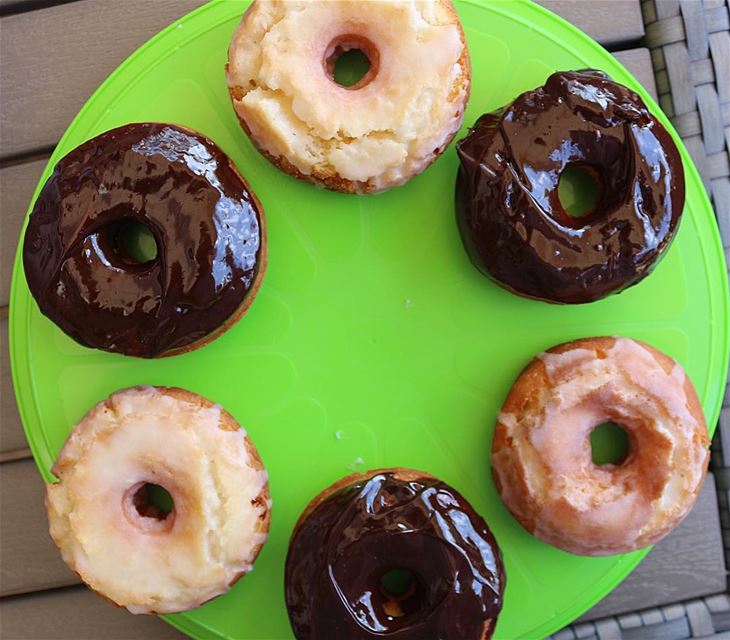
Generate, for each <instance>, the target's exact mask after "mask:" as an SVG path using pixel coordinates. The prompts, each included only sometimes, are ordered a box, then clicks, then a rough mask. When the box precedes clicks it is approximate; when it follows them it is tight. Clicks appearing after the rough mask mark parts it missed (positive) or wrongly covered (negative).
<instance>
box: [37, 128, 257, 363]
mask: <svg viewBox="0 0 730 640" xmlns="http://www.w3.org/2000/svg"><path fill="white" fill-rule="evenodd" d="M140 226H141V227H144V228H146V229H147V230H148V231H149V232H150V233H151V234H152V236H153V238H154V241H155V243H156V245H157V255H156V256H154V257H153V258H152V259H149V260H143V259H141V258H139V257H135V256H134V255H133V253H132V252H131V251H130V250H129V248H128V247H127V246H126V245H125V234H127V233H129V232H130V231H131V230H133V229H134V228H135V227H137V228H139V227H140ZM141 260H142V261H141ZM23 264H24V267H25V276H26V279H27V281H28V287H29V288H30V291H31V293H32V294H33V297H34V298H35V300H36V302H37V303H38V307H39V308H40V310H41V312H42V313H43V314H44V315H46V316H47V317H48V318H50V319H51V320H52V321H53V322H54V323H55V324H56V325H58V327H60V329H61V330H63V331H64V332H65V333H66V334H68V335H69V336H70V337H71V338H73V339H74V340H76V341H77V342H79V343H80V344H82V345H85V346H87V347H92V348H95V349H103V350H104V351H112V352H116V353H122V354H126V355H130V356H138V357H143V358H151V357H157V356H169V355H174V354H177V353H184V352H186V351H191V350H193V349H196V348H198V347H201V346H203V345H204V344H206V343H208V342H210V341H211V340H213V339H214V338H215V337H217V336H218V335H220V334H222V333H223V332H224V331H226V330H227V329H228V328H229V327H231V326H233V325H234V324H235V323H236V322H237V321H238V320H239V319H240V318H241V317H242V316H243V314H244V313H245V312H246V311H247V309H248V307H249V306H250V304H251V302H252V301H253V299H254V296H255V295H256V292H257V291H258V288H259V285H260V284H261V278H262V277H263V273H264V267H265V264H266V244H265V234H264V218H263V211H262V209H261V205H260V204H259V202H258V200H257V199H256V196H255V195H254V194H253V192H252V191H251V190H250V189H249V187H248V185H247V184H246V182H245V181H244V180H243V178H242V177H241V176H240V175H239V173H238V171H237V170H236V168H235V167H234V165H233V163H232V162H231V161H230V160H229V158H228V157H227V156H226V155H225V154H224V153H223V151H221V149H220V148H219V147H218V146H216V144H215V143H213V142H212V141H210V140H208V139H207V138H205V137H203V136H201V135H199V134H196V133H194V132H192V131H189V130H187V129H183V128H181V127H178V126H175V125H171V124H156V123H140V124H129V125H126V126H123V127H119V128H118V129H113V130H111V131H107V132H106V133H102V134H101V135H99V136H97V137H95V138H92V139H91V140H89V141H87V142H84V143H83V144H82V145H81V146H79V147H77V148H76V149H74V150H73V151H71V152H70V153H69V154H68V155H66V156H65V157H64V158H62V159H61V160H60V161H59V162H58V163H57V164H56V166H55V167H54V169H53V173H52V174H51V177H50V178H49V179H48V181H47V182H46V183H45V186H44V187H43V190H42V191H41V193H40V195H39V196H38V199H37V201H36V203H35V206H34V207H33V211H32V213H31V215H30V218H29V221H28V227H27V229H26V232H25V242H24V245H23Z"/></svg>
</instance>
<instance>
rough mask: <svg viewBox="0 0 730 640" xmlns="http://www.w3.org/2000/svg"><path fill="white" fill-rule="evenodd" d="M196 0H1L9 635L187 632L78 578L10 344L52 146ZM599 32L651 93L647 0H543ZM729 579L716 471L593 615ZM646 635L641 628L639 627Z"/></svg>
mask: <svg viewBox="0 0 730 640" xmlns="http://www.w3.org/2000/svg"><path fill="white" fill-rule="evenodd" d="M200 4H202V2H201V1H200V0H122V1H119V0H76V1H69V0H0V96H1V98H2V108H1V112H0V222H1V225H0V230H1V231H0V233H1V238H0V324H1V325H2V326H1V327H0V336H1V337H0V340H2V361H1V365H2V366H1V374H2V379H1V386H0V390H1V394H2V396H1V400H2V403H1V409H0V420H1V423H0V424H1V428H0V492H1V493H0V504H1V506H2V513H1V515H2V520H1V521H0V560H1V561H2V573H1V575H0V597H1V598H2V599H0V636H2V637H3V638H7V639H8V640H10V639H16V638H33V639H40V638H74V639H81V638H102V637H103V638H109V639H113V638H180V637H182V636H181V634H179V633H178V632H177V631H175V630H174V629H172V627H169V626H167V625H166V624H164V623H163V622H161V621H160V620H158V619H156V618H152V617H146V616H132V615H130V614H128V613H127V612H126V611H124V610H122V609H118V608H115V607H113V606H111V605H110V604H108V603H106V602H104V601H103V600H101V599H100V598H98V597H96V596H95V595H93V594H92V593H90V592H89V591H87V590H86V589H85V588H84V587H82V586H81V585H80V584H79V581H78V578H77V576H76V575H75V574H73V573H72V572H71V571H70V570H69V569H68V568H67V567H66V565H65V564H64V563H63V562H62V561H61V559H60V556H59V554H58V552H57V550H56V548H55V547H54V546H53V544H52V542H51V541H50V538H49V537H48V533H47V523H46V517H45V511H44V507H43V483H42V481H41V480H40V477H39V475H38V473H37V471H36V469H35V466H34V463H33V461H32V459H31V457H30V451H29V449H28V447H27V443H26V440H25V437H24V435H23V430H22V426H21V424H20V419H19V417H18V413H17V408H16V406H15V399H14V394H13V389H12V383H11V377H10V370H9V363H8V349H7V323H8V313H7V311H8V309H7V305H8V299H9V287H10V275H11V269H12V262H13V258H14V255H15V249H16V246H17V242H18V237H19V234H20V228H21V225H22V221H23V218H24V216H25V213H26V209H27V205H28V201H29V199H30V197H31V195H32V191H33V189H34V187H35V185H36V182H37V181H38V178H39V176H40V174H41V172H42V170H43V167H44V166H45V163H46V161H47V158H48V156H49V155H50V153H51V152H52V150H53V148H54V145H55V144H56V142H57V141H58V139H59V138H60V136H61V134H62V133H63V131H64V130H65V128H66V127H67V126H68V124H69V123H70V121H71V119H72V118H73V117H74V115H75V114H76V112H77V111H78V110H79V108H80V107H81V106H82V105H83V103H84V101H85V100H86V99H87V98H88V97H89V95H90V94H91V93H92V92H93V90H94V89H95V88H96V87H97V86H98V85H99V84H100V82H101V81H102V80H103V79H104V78H105V77H106V76H107V75H108V74H109V73H110V72H111V71H112V70H113V69H114V68H115V67H116V66H117V65H118V64H119V63H120V62H121V61H122V60H123V59H124V58H125V57H126V56H127V55H129V54H130V53H132V51H134V49H136V48H137V47H138V46H139V45H140V44H142V43H143V42H144V41H145V40H147V39H148V38H149V37H151V36H152V35H154V34H155V33H156V32H157V31H159V30H160V29H161V28H163V27H164V26H166V25H167V24H169V23H170V22H172V21H173V20H175V19H176V18H178V17H180V16H181V15H183V14H185V13H187V12H188V11H190V10H192V9H193V8H195V7H196V6H199V5H200ZM541 4H543V5H544V6H546V7H548V8H550V9H552V10H553V11H555V12H556V13H558V14H560V15H562V16H563V17H564V18H566V19H567V20H569V21H571V22H572V23H574V24H575V25H577V26H578V27H580V28H581V29H583V30H584V31H585V32H586V33H588V34H589V35H591V36H592V37H593V38H595V39H596V40H597V41H598V42H600V43H601V44H603V45H604V46H605V47H606V48H608V49H609V50H610V51H612V52H613V53H614V55H615V56H616V57H617V58H618V59H619V60H621V62H623V63H624V65H625V66H626V67H627V68H628V69H629V70H630V71H631V72H632V73H633V74H634V75H635V76H636V78H637V79H638V80H639V81H640V82H641V83H642V84H643V85H644V86H645V87H646V88H647V89H648V90H649V91H650V92H651V93H653V94H654V95H656V88H655V84H654V74H653V70H652V64H651V58H650V55H649V51H648V49H645V48H641V47H640V46H638V45H639V41H640V40H641V38H642V37H643V35H644V27H643V22H642V16H641V9H640V5H639V0H541ZM724 589H725V572H724V559H723V549H722V541H721V537H720V525H719V520H718V510H717V500H716V495H715V486H714V480H713V478H712V476H710V477H709V478H708V481H707V483H706V484H705V487H704V489H703V491H702V494H701V496H700V499H699V501H698V503H697V505H696V507H695V509H694V511H693V512H692V514H691V515H690V516H689V517H688V518H687V520H686V521H685V522H684V523H683V524H682V525H681V526H680V527H679V528H678V529H677V530H676V531H675V532H674V533H673V534H672V535H671V536H669V537H668V538H667V539H666V540H664V541H663V542H662V543H661V544H659V545H657V547H656V548H655V549H654V550H653V551H652V552H651V553H650V554H649V555H648V557H647V559H646V560H645V561H644V562H643V563H642V564H641V565H640V566H639V568H638V569H637V570H636V571H635V572H634V573H633V574H632V575H631V576H630V577H629V578H628V579H627V580H626V581H625V582H624V583H623V584H622V585H621V586H620V587H619V588H617V589H616V590H615V591H614V592H613V593H612V594H610V595H609V596H608V597H607V598H605V599H604V600H603V601H602V602H601V603H599V604H598V605H596V607H594V609H592V610H591V611H590V612H588V613H587V614H586V615H585V616H584V617H583V619H585V620H591V619H596V618H601V617H604V616H609V615H616V614H619V613H624V612H627V611H635V610H638V609H643V608H646V607H653V606H658V605H664V604H668V603H673V602H678V601H681V600H686V599H689V598H693V597H699V596H703V595H708V594H712V593H719V592H722V591H723V590H724ZM637 637H638V636H637Z"/></svg>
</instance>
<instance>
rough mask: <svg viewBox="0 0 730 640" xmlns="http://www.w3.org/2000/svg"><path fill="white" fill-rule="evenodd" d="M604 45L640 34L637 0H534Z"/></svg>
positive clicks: (642, 25) (634, 39) (641, 30)
mask: <svg viewBox="0 0 730 640" xmlns="http://www.w3.org/2000/svg"><path fill="white" fill-rule="evenodd" d="M537 3H538V4H541V5H542V6H543V7H545V8H546V9H550V11H552V12H553V13H557V14H558V15H559V16H561V17H563V18H565V19H566V20H567V21H568V22H570V23H572V24H574V25H575V26H576V27H578V28H579V29H581V30H582V31H585V32H586V33H587V34H588V35H589V36H591V37H592V38H593V39H594V40H597V41H598V42H600V43H601V44H603V45H605V46H611V47H615V46H617V45H621V44H623V45H625V44H628V43H631V42H636V41H637V40H639V39H640V38H641V37H642V36H643V35H644V22H643V20H642V19H641V5H640V3H639V0H588V1H586V0H537Z"/></svg>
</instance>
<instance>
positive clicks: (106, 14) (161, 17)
mask: <svg viewBox="0 0 730 640" xmlns="http://www.w3.org/2000/svg"><path fill="white" fill-rule="evenodd" d="M201 4H203V0H155V1H154V2H149V0H125V1H124V2H118V1H117V0H93V1H90V0H80V1H79V2H73V3H71V4H64V5H61V6H57V7H52V8H50V9H42V10H40V11H30V12H27V13H20V14H17V15H13V16H9V17H5V18H0V29H1V30H2V38H1V39H0V95H2V96H3V108H2V113H1V114H0V147H1V148H2V152H1V154H2V155H1V156H0V158H4V157H7V156H12V155H16V154H21V153H26V152H28V151H31V150H35V149H39V148H44V147H46V148H47V147H51V146H53V145H55V144H56V142H57V141H58V139H59V138H60V137H61V134H62V133H63V131H64V130H65V129H66V127H67V126H68V124H69V123H70V122H71V119H72V118H73V117H74V115H75V114H76V112H77V111H78V110H79V109H80V108H81V106H82V105H83V103H84V101H85V100H86V99H87V98H88V97H89V96H90V95H91V93H92V92H93V91H94V89H96V87H97V86H98V85H99V84H100V83H101V82H102V81H103V80H104V78H106V77H107V76H108V75H109V74H110V73H111V72H112V71H113V70H114V69H115V68H116V67H117V66H118V65H119V64H120V63H121V62H122V61H123V60H124V59H125V58H126V57H127V56H128V55H129V54H131V53H132V52H133V51H134V50H135V49H136V48H137V47H139V46H140V45H141V44H142V43H144V42H145V41H146V40H148V39H149V38H150V37H151V36H153V35H154V34H155V33H157V32H158V31H160V29H162V28H163V27H165V26H167V25H168V24H170V23H171V22H173V21H174V20H176V19H177V18H179V17H180V16H182V15H184V14H186V13H188V12H189V11H191V10H192V9H194V8H196V7H198V6H200V5H201Z"/></svg>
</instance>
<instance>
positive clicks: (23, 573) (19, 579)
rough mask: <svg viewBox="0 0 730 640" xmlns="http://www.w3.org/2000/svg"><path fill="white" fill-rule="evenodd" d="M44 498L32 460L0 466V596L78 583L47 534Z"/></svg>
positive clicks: (41, 485)
mask: <svg viewBox="0 0 730 640" xmlns="http://www.w3.org/2000/svg"><path fill="white" fill-rule="evenodd" d="M44 496H45V489H44V485H43V481H42V480H41V477H40V475H38V471H37V470H36V468H35V463H34V462H33V460H18V461H16V462H5V463H3V464H0V497H2V505H3V513H2V518H1V519H0V548H2V559H3V561H2V563H0V595H1V596H7V595H10V594H17V593H26V592H29V591H38V590H41V589H50V588H53V587H60V586H64V585H69V584H76V583H78V581H79V579H78V577H77V576H76V574H75V573H73V572H72V571H71V570H70V569H69V568H68V567H67V566H66V564H65V563H64V562H63V560H62V559H61V555H60V554H59V552H58V549H56V546H55V545H54V544H53V541H52V540H51V538H50V536H49V535H48V521H47V519H46V509H45V506H44ZM26 637H27V636H26Z"/></svg>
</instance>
